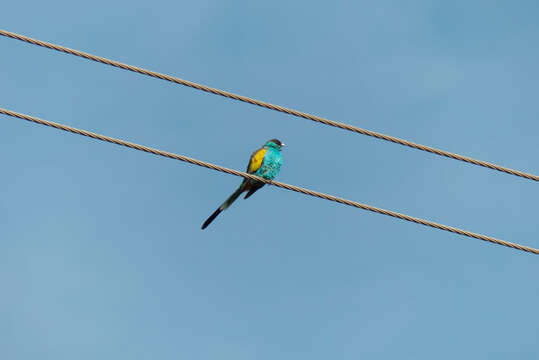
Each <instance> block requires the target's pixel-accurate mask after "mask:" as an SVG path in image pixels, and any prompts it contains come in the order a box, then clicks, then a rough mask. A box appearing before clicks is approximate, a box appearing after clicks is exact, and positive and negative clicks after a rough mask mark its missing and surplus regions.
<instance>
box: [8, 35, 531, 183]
mask: <svg viewBox="0 0 539 360" xmlns="http://www.w3.org/2000/svg"><path fill="white" fill-rule="evenodd" d="M0 35H3V36H6V37H9V38H12V39H16V40H20V41H24V42H27V43H30V44H34V45H38V46H42V47H45V48H48V49H52V50H56V51H61V52H64V53H67V54H71V55H75V56H79V57H82V58H85V59H88V60H92V61H97V62H100V63H103V64H107V65H110V66H114V67H117V68H120V69H124V70H129V71H132V72H136V73H139V74H143V75H147V76H151V77H155V78H158V79H162V80H166V81H170V82H173V83H176V84H180V85H184V86H188V87H191V88H194V89H197V90H201V91H205V92H208V93H212V94H216V95H220V96H224V97H227V98H230V99H234V100H238V101H243V102H246V103H249V104H252V105H256V106H260V107H263V108H267V109H271V110H275V111H279V112H282V113H285V114H289V115H293V116H296V117H300V118H303V119H307V120H312V121H315V122H318V123H321V124H325V125H329V126H333V127H337V128H340V129H344V130H348V131H352V132H355V133H359V134H363V135H367V136H371V137H374V138H377V139H382V140H385V141H390V142H393V143H396V144H399V145H403V146H408V147H411V148H414V149H418V150H421V151H426V152H429V153H432V154H436V155H439V156H444V157H448V158H451V159H455V160H459V161H463V162H467V163H470V164H474V165H477V166H482V167H486V168H489V169H492V170H496V171H500V172H504V173H507V174H511V175H514V176H519V177H522V178H525V179H529V180H534V181H539V176H537V175H533V174H530V173H526V172H523V171H519V170H514V169H510V168H507V167H504V166H500V165H496V164H493V163H489V162H486V161H482V160H477V159H474V158H471V157H468V156H463V155H459V154H455V153H451V152H449V151H445V150H441V149H437V148H434V147H431V146H426V145H421V144H417V143H414V142H411V141H408V140H404V139H400V138H397V137H394V136H390V135H385V134H382V133H379V132H375V131H371V130H366V129H362V128H359V127H356V126H353V125H348V124H344V123H340V122H337V121H333V120H329V119H326V118H323V117H320V116H316V115H311V114H307V113H304V112H301V111H298V110H294V109H290V108H286V107H284V106H279V105H274V104H271V103H268V102H265V101H260V100H256V99H252V98H249V97H246V96H242V95H237V94H234V93H231V92H228V91H224V90H219V89H216V88H212V87H210V86H206V85H201V84H197V83H195V82H192V81H188V80H183V79H180V78H178V77H175V76H170V75H165V74H161V73H158V72H155V71H151V70H146V69H143V68H140V67H137V66H132V65H128V64H124V63H121V62H118V61H114V60H110V59H106V58H103V57H100V56H96V55H92V54H89V53H86V52H83V51H79V50H74V49H70V48H68V47H65V46H61V45H56V44H52V43H48V42H45V41H41V40H36V39H33V38H30V37H28V36H24V35H20V34H16V33H13V32H9V31H6V30H2V29H0Z"/></svg>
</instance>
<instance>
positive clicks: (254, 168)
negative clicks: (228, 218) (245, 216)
mask: <svg viewBox="0 0 539 360" xmlns="http://www.w3.org/2000/svg"><path fill="white" fill-rule="evenodd" d="M283 146H284V144H283V143H282V142H281V141H279V140H277V139H271V140H268V141H267V142H266V143H265V144H264V146H262V147H261V148H260V149H257V150H255V151H254V152H253V153H252V154H251V157H250V158H249V164H248V165H247V173H249V174H253V175H258V176H260V177H262V178H264V179H267V180H272V179H274V178H275V177H276V176H277V174H279V171H280V170H281V165H282V164H283V159H282V156H281V148H282V147H283ZM262 186H264V183H263V182H260V181H257V180H251V179H247V178H245V179H243V181H242V183H241V184H240V186H239V187H238V188H237V189H236V191H234V192H233V193H232V195H230V196H229V197H228V199H226V200H225V202H224V203H222V204H221V206H219V207H218V208H217V210H215V212H214V213H213V214H211V215H210V217H209V218H208V219H207V220H206V221H204V223H203V224H202V230H204V229H205V228H207V227H208V225H210V224H211V222H212V221H213V220H215V218H216V217H217V215H219V214H220V213H221V212H222V211H224V210H226V209H227V208H228V207H229V206H230V205H232V203H233V202H234V201H236V199H237V198H238V197H239V196H240V195H241V194H242V193H243V192H245V191H247V194H245V197H244V199H247V198H248V197H250V196H251V195H253V194H254V193H255V192H256V191H257V190H259V189H260V188H261V187H262Z"/></svg>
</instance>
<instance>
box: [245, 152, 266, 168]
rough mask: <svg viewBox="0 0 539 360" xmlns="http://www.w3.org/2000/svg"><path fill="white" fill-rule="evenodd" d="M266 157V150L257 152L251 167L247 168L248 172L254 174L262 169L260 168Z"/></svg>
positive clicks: (251, 161) (250, 163) (250, 161)
mask: <svg viewBox="0 0 539 360" xmlns="http://www.w3.org/2000/svg"><path fill="white" fill-rule="evenodd" d="M264 155H266V149H264V148H261V149H258V150H256V151H255V152H254V153H253V155H251V159H250V160H249V165H248V166H247V172H248V173H249V174H252V173H254V172H256V171H257V170H258V169H260V166H262V161H264Z"/></svg>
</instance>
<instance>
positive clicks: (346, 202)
mask: <svg viewBox="0 0 539 360" xmlns="http://www.w3.org/2000/svg"><path fill="white" fill-rule="evenodd" d="M0 114H5V115H8V116H11V117H15V118H18V119H22V120H27V121H30V122H33V123H36V124H40V125H46V126H50V127H53V128H56V129H59V130H63V131H68V132H71V133H74V134H78V135H82V136H87V137H90V138H93V139H97V140H101V141H106V142H109V143H113V144H117V145H121V146H125V147H128V148H131V149H135V150H140V151H144V152H147V153H150V154H154V155H159V156H164V157H168V158H170V159H176V160H180V161H184V162H187V163H190V164H193V165H198V166H202V167H205V168H208V169H212V170H217V171H221V172H224V173H227V174H232V175H236V176H241V177H244V178H247V179H252V180H257V181H261V182H264V183H266V184H269V185H273V186H277V187H280V188H283V189H287V190H291V191H295V192H299V193H301V194H305V195H309V196H314V197H318V198H321V199H325V200H329V201H334V202H337V203H340V204H344V205H348V206H352V207H356V208H359V209H363V210H368V211H372V212H375V213H378V214H382V215H387V216H392V217H395V218H398V219H401V220H406V221H410V222H413V223H416V224H420V225H424V226H429V227H433V228H435V229H440V230H444V231H449V232H452V233H455V234H459V235H463V236H467V237H470V238H474V239H479V240H483V241H488V242H491V243H494V244H498V245H502V246H507V247H510V248H513V249H516V250H521V251H526V252H529V253H533V254H538V255H539V250H538V249H534V248H532V247H529V246H524V245H519V244H515V243H512V242H508V241H504V240H500V239H496V238H493V237H490V236H486V235H482V234H477V233H473V232H471V231H466V230H461V229H458V228H455V227H452V226H447V225H443V224H438V223H435V222H432V221H429V220H424V219H420V218H416V217H413V216H409V215H405V214H401V213H398V212H395V211H391V210H385V209H380V208H377V207H374V206H370V205H365V204H362V203H358V202H355V201H352V200H347V199H343V198H339V197H337V196H333V195H328V194H324V193H321V192H318V191H314V190H309V189H305V188H301V187H299V186H294V185H290V184H285V183H282V182H278V181H271V180H266V179H263V178H261V177H258V176H256V175H252V174H248V173H245V172H243V171H237V170H233V169H229V168H226V167H223V166H219V165H215V164H212V163H208V162H205V161H201V160H197V159H193V158H190V157H188V156H184V155H178V154H174V153H170V152H167V151H163V150H158V149H154V148H150V147H147V146H143V145H139V144H135V143H132V142H129V141H125V140H121V139H116V138H112V137H109V136H105V135H100V134H97V133H94V132H91V131H86V130H81V129H77V128H74V127H71V126H67V125H63V124H59V123H55V122H52V121H48V120H43V119H40V118H37V117H34V116H30V115H25V114H20V113H17V112H15V111H11V110H7V109H2V108H0Z"/></svg>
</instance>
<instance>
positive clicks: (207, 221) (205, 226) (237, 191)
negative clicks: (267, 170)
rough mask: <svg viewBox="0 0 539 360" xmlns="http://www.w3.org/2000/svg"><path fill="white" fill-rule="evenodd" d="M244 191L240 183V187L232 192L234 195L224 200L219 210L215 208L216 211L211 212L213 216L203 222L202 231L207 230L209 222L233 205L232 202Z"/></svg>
mask: <svg viewBox="0 0 539 360" xmlns="http://www.w3.org/2000/svg"><path fill="white" fill-rule="evenodd" d="M244 190H245V189H244V184H243V183H242V184H241V185H240V187H239V188H238V189H237V190H236V191H234V193H232V195H230V196H229V197H228V199H226V200H225V202H224V203H222V204H221V206H219V208H217V210H215V211H214V212H213V214H211V215H210V217H209V218H208V219H207V220H206V221H204V224H202V230H204V229H205V228H207V227H208V225H210V224H211V222H212V221H213V220H215V218H216V217H217V215H219V214H220V213H221V212H222V211H223V210H226V209H228V207H229V206H230V205H232V203H233V202H234V201H236V199H237V198H238V197H239V196H240V194H241V193H242V192H243V191H244Z"/></svg>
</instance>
